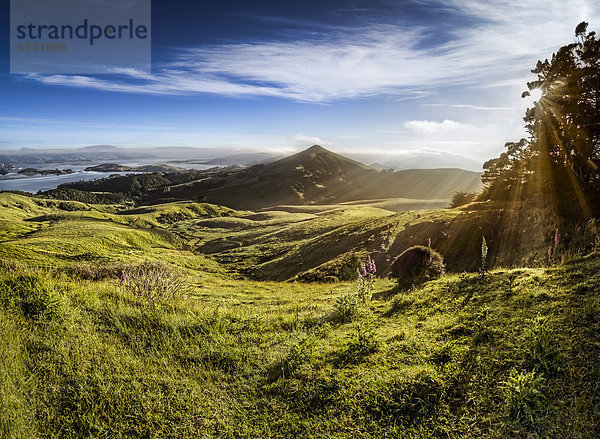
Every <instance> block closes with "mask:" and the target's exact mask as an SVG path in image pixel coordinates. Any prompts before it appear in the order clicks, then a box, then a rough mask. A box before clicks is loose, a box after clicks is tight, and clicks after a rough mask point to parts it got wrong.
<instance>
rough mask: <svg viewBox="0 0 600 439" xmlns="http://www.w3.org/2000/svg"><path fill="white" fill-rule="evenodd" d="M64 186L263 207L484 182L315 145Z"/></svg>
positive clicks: (424, 195)
mask: <svg viewBox="0 0 600 439" xmlns="http://www.w3.org/2000/svg"><path fill="white" fill-rule="evenodd" d="M110 166H112V167H113V169H116V167H117V165H116V164H111V165H110ZM103 169H104V168H103ZM62 187H68V188H72V189H79V190H86V191H92V192H121V193H123V194H125V195H128V196H134V197H139V198H143V199H145V200H146V201H149V202H165V201H176V200H192V201H202V202H208V203H213V204H220V205H224V206H229V207H233V208H236V209H259V208H265V207H272V206H277V205H310V204H335V203H341V202H352V201H358V200H375V199H390V198H410V199H416V200H447V199H449V198H451V197H452V195H453V194H454V192H456V191H465V192H473V191H479V190H480V189H481V187H482V186H481V174H480V173H478V172H473V171H465V170H462V169H454V168H450V169H409V170H403V171H398V172H394V171H391V170H383V171H380V170H377V169H374V168H372V167H370V166H367V165H365V164H363V163H360V162H358V161H356V160H352V159H350V158H348V157H345V156H343V155H340V154H336V153H334V152H331V151H329V150H327V149H325V148H323V147H321V146H319V145H313V146H311V147H310V148H308V149H306V150H304V151H302V152H299V153H297V154H294V155H291V156H289V157H285V158H283V159H280V160H277V161H274V162H271V163H267V164H258V165H253V166H250V167H246V168H241V169H240V168H239V167H230V168H215V169H211V170H207V171H199V170H194V171H179V172H174V171H171V170H166V171H164V172H163V170H161V172H155V173H153V174H142V175H129V176H120V177H113V178H108V179H102V180H96V181H87V182H76V183H68V184H65V185H62Z"/></svg>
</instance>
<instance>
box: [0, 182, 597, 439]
mask: <svg viewBox="0 0 600 439" xmlns="http://www.w3.org/2000/svg"><path fill="white" fill-rule="evenodd" d="M379 203H381V202H379ZM0 206H1V209H0V232H1V233H0V356H1V358H2V361H0V409H1V413H2V416H0V437H6V438H11V439H12V438H15V439H16V438H39V437H152V438H154V437H156V438H159V437H182V438H184V437H185V438H197V437H219V438H221V437H222V438H240V437H307V438H329V437H340V438H355V437H362V438H380V437H402V438H404V437H406V438H415V439H417V438H418V439H421V438H422V439H425V438H432V437H436V438H459V437H460V438H463V437H465V438H467V437H473V438H475V437H477V438H479V437H485V438H498V439H499V438H535V437H549V438H590V439H591V438H596V437H598V434H599V433H600V416H599V413H600V412H599V411H598V410H597V407H598V401H600V394H599V391H598V389H599V388H600V383H599V378H598V377H599V376H600V370H599V364H600V347H599V344H598V341H597V338H598V337H597V334H598V331H599V330H600V319H599V318H598V316H599V315H600V314H599V313H600V302H599V300H598V297H597V293H596V292H597V290H598V287H599V286H600V277H599V275H598V273H599V272H600V271H599V270H600V257H599V255H598V254H597V253H594V254H591V255H589V256H587V257H585V258H576V259H573V260H571V262H569V263H565V264H562V265H559V264H557V265H554V266H549V267H548V266H547V267H539V268H521V269H507V268H503V269H498V270H493V271H491V272H489V273H487V274H486V275H485V276H480V275H479V274H477V273H461V274H448V275H446V276H444V277H442V278H440V279H437V280H434V281H430V282H428V283H426V284H424V285H422V286H421V287H418V288H415V289H413V290H410V291H403V292H399V291H398V288H397V285H396V282H395V281H391V280H385V279H378V280H376V281H375V283H374V286H373V293H374V295H373V300H371V301H369V302H368V303H367V304H364V305H363V304H361V303H358V302H352V301H349V298H350V299H351V298H352V297H353V296H352V295H353V294H355V291H356V288H357V286H356V281H355V280H354V281H353V280H350V281H347V282H335V283H333V282H332V283H328V284H323V283H304V282H273V281H268V282H267V281H256V280H251V279H248V278H244V277H242V276H241V274H242V272H243V271H244V270H245V269H246V268H251V265H255V267H254V269H255V270H260V271H262V273H263V275H264V278H270V279H287V278H288V277H289V276H290V275H293V274H294V273H298V272H299V271H303V270H305V269H307V268H310V267H311V266H316V268H317V269H318V270H321V271H327V270H328V269H330V268H333V267H331V266H328V265H327V264H328V263H332V264H336V263H338V262H340V263H341V262H343V261H344V254H345V253H348V252H355V253H357V254H358V259H357V260H356V261H355V262H359V261H363V260H364V253H363V254H360V253H359V252H360V250H361V248H363V249H364V250H369V251H370V250H373V249H375V248H376V247H377V246H380V245H389V243H392V247H396V248H397V247H399V246H401V245H404V244H412V243H414V242H419V241H422V240H423V239H424V238H425V237H426V236H431V237H432V245H433V246H434V247H435V248H440V250H441V251H443V252H446V250H445V248H447V252H448V253H445V254H446V255H447V256H448V258H449V259H451V255H452V254H454V255H455V256H461V257H462V256H464V255H465V254H466V255H467V256H469V257H470V258H471V259H472V260H474V261H475V262H477V260H478V258H479V254H478V244H479V239H480V233H481V230H480V229H479V228H478V226H477V224H478V223H479V224H481V221H483V220H485V221H484V222H487V220H489V219H493V218H494V215H497V213H498V211H497V210H493V209H492V208H493V206H488V207H489V208H490V210H489V211H486V210H484V209H483V206H479V205H471V206H465V207H464V208H462V209H445V210H430V211H420V212H405V213H394V212H391V211H386V210H385V209H382V208H381V207H373V206H365V205H364V204H363V205H351V204H346V205H338V206H306V207H304V206H293V208H288V210H289V211H288V212H286V211H284V210H283V208H280V209H279V210H272V211H260V212H248V211H245V212H244V211H236V210H232V209H229V208H225V207H220V206H215V205H210V204H202V203H191V202H180V203H167V204H161V205H156V206H131V204H114V205H110V204H92V203H87V202H80V201H68V200H54V199H45V198H39V197H36V196H31V197H26V196H23V195H18V194H9V193H2V194H0ZM478 208H479V210H478V211H476V209H478ZM525 214H527V215H533V214H535V213H532V212H527V211H525V210H524V211H523V215H525ZM527 220H528V221H529V222H530V223H531V224H532V225H533V224H535V221H534V218H533V217H532V218H527ZM494 223H496V222H494ZM499 223H501V221H500V222H499ZM490 224H491V223H490ZM440 227H441V228H440ZM538 228H539V227H538ZM502 229H503V230H504V227H503V228H502ZM436 231H437V232H436ZM506 232H507V233H508V234H513V233H515V232H516V230H511V229H506ZM436 233H438V234H437V235H436ZM528 233H531V232H528ZM371 238H374V239H373V240H371ZM453 238H457V239H453ZM475 238H476V239H475ZM515 239H517V238H515ZM490 244H491V248H490V253H493V243H492V242H490ZM228 245H230V246H232V248H231V250H230V251H228V250H227V246H228ZM445 246H447V247H445ZM469 249H470V251H471V253H470V254H469V253H468V250H469ZM452 252H453V253H452ZM264 257H266V258H267V260H260V258H264ZM269 258H270V259H269ZM299 261H300V262H303V264H302V265H301V266H298V262H299ZM322 261H326V262H325V263H324V264H325V265H323V264H321V262H322ZM143 262H145V263H146V264H148V263H153V264H158V267H167V268H165V270H166V273H167V274H169V273H170V277H169V276H167V277H166V278H162V277H161V278H160V279H161V281H163V279H167V281H168V282H181V283H179V284H175V285H182V291H180V293H179V294H178V295H176V296H174V297H171V298H162V299H160V298H158V299H156V298H155V299H152V298H149V297H147V296H144V295H140V294H138V293H135V292H134V290H132V289H131V288H130V287H129V285H131V284H132V283H133V282H145V279H147V278H145V277H142V278H141V279H140V278H137V279H138V280H137V281H136V277H135V276H134V275H131V276H129V277H127V278H125V277H124V273H125V272H127V273H135V268H136V267H139V266H140V264H142V263H143ZM557 262H558V261H557ZM317 264H321V265H318V266H317ZM152 266H157V265H150V266H149V265H146V267H152ZM340 266H341V265H340ZM350 268H353V270H352V272H353V274H354V279H355V275H356V271H355V268H356V267H355V266H354V267H350ZM384 268H385V264H384V263H383V262H382V263H381V264H379V263H378V269H382V270H383V269H384ZM309 271H310V270H309ZM151 273H152V271H148V274H149V275H150V274H151ZM255 273H256V272H255ZM174 276H176V278H175V277H174ZM169 279H170V280H169ZM174 279H176V280H174ZM349 279H350V278H349ZM393 295H395V298H394V299H393V300H390V299H391V296H393Z"/></svg>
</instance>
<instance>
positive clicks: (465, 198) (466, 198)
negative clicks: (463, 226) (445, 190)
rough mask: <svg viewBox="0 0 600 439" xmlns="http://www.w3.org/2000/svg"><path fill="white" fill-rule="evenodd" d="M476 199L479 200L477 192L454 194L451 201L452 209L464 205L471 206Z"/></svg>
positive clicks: (458, 192)
mask: <svg viewBox="0 0 600 439" xmlns="http://www.w3.org/2000/svg"><path fill="white" fill-rule="evenodd" d="M475 198H477V193H476V192H464V191H457V192H454V195H452V199H451V200H450V207H451V208H455V207H459V206H462V205H464V204H469V203H471V202H472V201H475Z"/></svg>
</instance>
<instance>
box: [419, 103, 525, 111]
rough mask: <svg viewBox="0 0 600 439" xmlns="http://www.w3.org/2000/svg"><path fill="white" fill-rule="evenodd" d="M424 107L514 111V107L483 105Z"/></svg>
mask: <svg viewBox="0 0 600 439" xmlns="http://www.w3.org/2000/svg"><path fill="white" fill-rule="evenodd" d="M423 106H424V107H446V108H465V109H467V110H476V111H514V110H515V108H514V107H493V106H485V105H472V104H423Z"/></svg>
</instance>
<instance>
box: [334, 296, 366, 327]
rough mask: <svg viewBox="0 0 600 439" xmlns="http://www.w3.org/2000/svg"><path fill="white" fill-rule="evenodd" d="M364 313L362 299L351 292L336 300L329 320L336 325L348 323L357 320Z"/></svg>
mask: <svg viewBox="0 0 600 439" xmlns="http://www.w3.org/2000/svg"><path fill="white" fill-rule="evenodd" d="M362 312H363V309H362V307H361V299H360V297H359V296H358V294H356V293H355V292H354V291H351V292H348V293H346V294H344V295H342V296H340V297H338V298H337V299H336V301H335V305H334V307H333V312H332V313H331V316H330V318H329V320H331V321H333V322H335V323H347V322H351V321H353V320H355V319H357V318H358V317H359V316H360V315H361V314H362Z"/></svg>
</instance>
